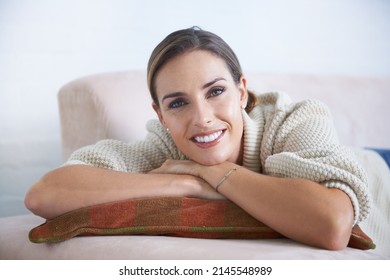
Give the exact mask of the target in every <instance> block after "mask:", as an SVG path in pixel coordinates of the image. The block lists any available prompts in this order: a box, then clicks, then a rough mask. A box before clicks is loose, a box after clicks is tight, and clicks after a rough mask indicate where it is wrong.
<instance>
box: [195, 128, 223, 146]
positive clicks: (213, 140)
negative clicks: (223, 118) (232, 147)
mask: <svg viewBox="0 0 390 280" xmlns="http://www.w3.org/2000/svg"><path fill="white" fill-rule="evenodd" d="M224 132H225V130H218V131H214V132H212V133H209V134H202V135H197V136H194V137H192V138H191V140H192V141H193V142H194V143H195V144H197V145H198V146H201V147H209V146H213V145H214V144H217V143H218V142H219V140H220V139H221V138H222V137H223V134H224Z"/></svg>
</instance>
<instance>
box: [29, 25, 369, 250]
mask: <svg viewBox="0 0 390 280" xmlns="http://www.w3.org/2000/svg"><path fill="white" fill-rule="evenodd" d="M148 86H149V90H150V93H151V96H152V99H153V108H154V110H155V111H156V113H157V115H158V118H159V121H157V120H155V121H150V122H149V123H148V124H147V128H148V131H149V134H148V136H147V137H146V139H145V140H144V141H140V142H137V143H133V144H127V143H122V142H120V141H115V140H104V141H101V142H98V143H97V144H96V145H93V146H88V147H85V148H82V149H80V150H78V151H76V152H74V153H73V155H72V156H71V158H70V159H69V161H68V162H67V164H65V166H63V167H61V168H58V169H56V170H54V171H51V172H49V173H48V174H46V175H45V176H43V178H42V179H41V180H40V181H39V182H38V183H36V184H35V185H34V186H32V188H31V189H30V191H29V192H28V193H27V196H26V201H25V203H26V206H27V207H28V208H29V209H30V210H31V211H32V212H34V213H35V214H37V215H40V216H42V217H45V218H48V219H50V218H53V217H55V216H58V215H60V214H63V213H65V212H67V211H70V210H74V209H77V208H80V207H85V206H89V205H94V204H99V203H104V202H110V201H116V200H122V199H128V198H142V197H151V196H187V197H198V198H205V199H229V200H231V201H233V202H234V203H236V204H237V205H239V206H240V207H241V208H243V209H244V210H246V211H247V212H248V213H250V214H251V215H252V216H253V217H255V218H256V219H258V220H260V221H262V222H264V223H265V224H267V225H268V226H270V227H271V228H273V229H275V230H276V231H278V232H280V233H281V234H283V235H284V236H287V237H289V238H291V239H294V240H297V241H299V242H302V243H306V244H309V245H313V246H318V247H322V248H327V249H331V250H337V249H342V248H344V247H345V246H347V244H348V241H349V237H350V234H351V229H352V226H353V225H354V224H356V223H358V222H361V221H362V220H364V219H365V218H366V216H367V214H368V212H369V208H370V205H369V195H368V190H367V182H366V181H367V180H366V176H365V174H364V172H363V170H362V169H361V168H360V167H359V165H358V164H357V163H356V162H355V160H354V158H353V155H352V153H351V152H350V151H349V150H347V149H346V148H344V147H342V146H340V145H339V144H338V142H337V137H336V134H335V131H334V128H333V125H332V120H331V118H330V114H329V111H328V110H327V108H326V107H325V106H324V105H323V104H321V103H319V102H314V101H304V102H300V103H292V102H291V101H290V100H289V98H288V97H287V96H286V95H284V94H282V93H268V94H263V95H259V96H257V97H256V96H255V95H254V94H253V93H251V92H249V91H248V90H247V88H246V79H245V77H244V76H243V73H242V70H241V67H240V64H239V62H238V60H237V57H236V56H235V54H234V52H233V51H232V50H231V49H230V47H229V46H228V45H227V44H226V43H225V42H224V41H223V40H222V39H221V38H219V37H218V36H216V35H215V34H212V33H210V32H207V31H203V30H200V29H198V28H190V29H184V30H179V31H177V32H174V33H172V34H170V35H169V36H168V37H167V38H165V39H164V40H163V41H162V42H161V43H160V44H159V45H158V46H157V47H156V48H155V50H154V51H153V53H152V55H151V57H150V60H149V64H148Z"/></svg>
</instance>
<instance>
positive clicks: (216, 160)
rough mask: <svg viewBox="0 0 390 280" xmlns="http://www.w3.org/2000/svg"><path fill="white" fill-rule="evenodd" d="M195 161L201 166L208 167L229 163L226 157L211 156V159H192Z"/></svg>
mask: <svg viewBox="0 0 390 280" xmlns="http://www.w3.org/2000/svg"><path fill="white" fill-rule="evenodd" d="M191 159H192V160H193V161H195V162H197V163H199V164H201V165H206V166H212V165H217V164H220V163H223V162H225V161H228V159H227V158H225V157H212V156H209V157H207V156H206V157H201V158H199V157H192V158H191Z"/></svg>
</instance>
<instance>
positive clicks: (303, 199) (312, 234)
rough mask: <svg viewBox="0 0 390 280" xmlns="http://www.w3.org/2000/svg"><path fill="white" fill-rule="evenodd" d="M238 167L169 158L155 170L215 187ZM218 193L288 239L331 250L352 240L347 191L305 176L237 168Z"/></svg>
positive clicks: (351, 213)
mask: <svg viewBox="0 0 390 280" xmlns="http://www.w3.org/2000/svg"><path fill="white" fill-rule="evenodd" d="M237 167H239V166H237V165H235V164H233V163H229V162H225V163H222V164H219V165H215V166H201V165H199V164H196V163H194V162H192V161H167V162H166V163H165V164H164V165H163V166H162V167H161V168H159V169H157V170H155V171H154V172H161V173H176V174H191V175H195V176H199V177H200V178H202V179H203V180H205V181H207V182H208V183H209V184H210V185H211V186H213V187H214V188H215V186H217V184H218V183H219V182H220V181H221V179H222V178H223V177H224V176H225V175H226V174H227V173H228V172H229V171H230V170H232V169H234V168H237ZM218 191H219V192H220V193H221V194H223V195H224V196H226V197H227V198H228V199H230V200H231V201H233V202H234V203H236V204H237V205H238V206H240V207H241V208H243V209H244V210H245V211H247V212H248V213H249V214H251V215H252V216H253V217H254V218H256V219H258V220H259V221H261V222H263V223H265V224H267V225H268V226H270V227H271V228H273V229H275V230H276V231H278V232H279V233H281V234H283V235H284V236H286V237H289V238H291V239H294V240H297V241H299V242H302V243H306V244H309V245H313V246H318V247H322V248H326V249H332V250H337V249H342V248H344V247H346V246H347V244H348V241H349V238H350V235H351V229H352V224H353V220H354V212H353V207H352V204H351V201H350V199H349V197H348V196H347V195H346V194H345V193H344V192H343V191H340V190H338V189H331V188H327V187H324V186H322V185H320V184H318V183H315V182H312V181H309V180H305V179H292V178H278V177H271V176H267V175H263V174H259V173H255V172H252V171H250V170H248V169H246V168H243V167H241V168H239V169H237V171H234V172H232V173H231V174H230V175H229V177H227V178H226V180H224V181H223V183H222V184H221V185H220V187H219V189H218Z"/></svg>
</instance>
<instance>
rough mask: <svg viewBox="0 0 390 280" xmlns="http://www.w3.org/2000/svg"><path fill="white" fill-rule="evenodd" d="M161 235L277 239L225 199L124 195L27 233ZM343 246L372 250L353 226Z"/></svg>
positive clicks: (36, 238) (44, 237)
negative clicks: (140, 197) (347, 241)
mask: <svg viewBox="0 0 390 280" xmlns="http://www.w3.org/2000/svg"><path fill="white" fill-rule="evenodd" d="M131 234H133V235H134V234H144V235H167V236H176V237H194V238H240V239H264V238H283V236H282V235H281V234H279V233H278V232H276V231H274V230H273V229H271V228H270V227H268V226H266V225H265V224H263V223H261V222H259V221H257V220H256V219H254V218H253V217H252V216H250V215H249V214H247V213H246V212H245V211H244V210H242V209H241V208H239V207H238V206H237V205H235V204H234V203H232V202H231V201H228V200H204V199H195V198H183V197H160V198H147V199H129V200H123V201H116V202H110V203H105V204H99V205H94V206H90V207H85V208H81V209H77V210H74V211H71V212H68V213H65V214H64V215H61V216H59V217H56V218H54V219H52V220H47V221H46V222H45V223H44V224H42V225H40V226H38V227H35V228H33V229H32V230H31V231H30V234H29V239H30V241H32V242H34V243H44V242H49V243H51V242H59V241H64V240H67V239H70V238H72V237H75V236H82V235H131ZM348 246H350V247H353V248H358V249H363V250H367V249H374V248H375V244H374V243H373V242H372V240H371V239H370V238H369V237H368V236H367V235H365V234H364V232H363V231H361V229H360V228H359V227H358V226H355V227H354V229H353V232H352V235H351V239H350V242H349V244H348Z"/></svg>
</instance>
